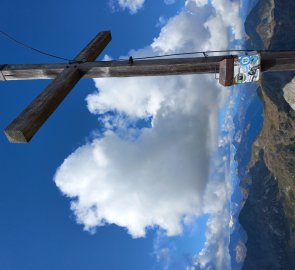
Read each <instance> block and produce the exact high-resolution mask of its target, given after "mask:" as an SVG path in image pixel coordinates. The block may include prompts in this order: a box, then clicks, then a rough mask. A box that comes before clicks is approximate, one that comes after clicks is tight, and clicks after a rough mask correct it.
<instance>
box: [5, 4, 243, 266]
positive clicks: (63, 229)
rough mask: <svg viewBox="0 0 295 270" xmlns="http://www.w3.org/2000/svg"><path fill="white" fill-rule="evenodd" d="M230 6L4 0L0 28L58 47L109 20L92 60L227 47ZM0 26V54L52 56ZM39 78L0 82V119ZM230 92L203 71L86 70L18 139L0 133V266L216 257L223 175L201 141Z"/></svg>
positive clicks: (221, 240)
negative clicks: (89, 75) (88, 75)
mask: <svg viewBox="0 0 295 270" xmlns="http://www.w3.org/2000/svg"><path fill="white" fill-rule="evenodd" d="M224 7H228V8H230V10H231V11H230V12H228V13H227V14H226V15H227V16H223V15H224V14H223V13H222V11H223V8H224ZM239 11H240V3H239V2H238V1H229V0H222V1H218V0H215V1H210V2H209V4H208V2H207V1H202V0H188V1H167V0H166V1H164V0H163V1H143V0H142V1H141V0H134V1H132V0H129V1H122V0H118V1H117V0H114V1H98V0H96V1H94V0H90V1H87V3H81V2H78V1H67V0H66V1H62V3H61V2H60V1H57V0H52V1H50V2H42V3H41V2H40V1H35V0H29V1H26V2H23V1H19V0H16V1H6V0H4V1H2V14H1V18H0V21H1V24H0V25H1V27H0V29H1V30H3V31H6V32H8V33H10V34H11V35H13V36H14V37H17V38H18V39H19V40H21V41H22V42H25V43H28V44H30V45H31V46H33V47H36V48H38V49H42V50H45V51H48V52H49V53H53V54H56V55H60V56H63V57H66V58H72V57H74V56H75V55H76V54H77V53H78V52H79V51H80V50H81V49H82V48H83V47H84V46H85V45H86V44H87V43H88V42H89V40H90V39H92V38H93V37H94V36H95V35H96V34H97V33H98V32H99V31H102V30H111V32H112V36H113V39H112V41H111V43H110V44H109V45H108V46H107V48H106V49H105V51H104V52H103V53H102V55H101V57H100V59H102V58H103V57H106V55H107V57H109V58H114V59H116V58H119V57H124V56H127V55H128V54H132V55H133V56H135V57H136V56H148V55H155V54H165V53H174V52H185V51H196V50H210V49H225V48H227V47H228V46H229V45H231V46H232V44H237V43H238V42H240V40H242V39H243V38H244V35H243V29H242V21H241V20H240V15H239ZM0 38H1V39H0V48H1V51H2V54H1V56H0V58H1V63H3V64H6V63H47V62H50V63H53V62H59V60H57V59H51V58H48V57H46V56H44V55H38V54H35V53H33V52H31V51H29V50H26V49H23V48H20V47H18V46H16V45H15V44H13V43H11V42H10V41H9V40H7V39H5V38H4V37H0ZM48 83H49V82H48V81H16V82H11V81H10V82H1V84H0V88H1V90H0V95H1V98H0V114H1V118H0V126H1V128H2V129H4V128H5V127H6V126H7V125H8V124H9V123H10V121H12V120H13V119H14V118H15V117H16V116H17V115H18V114H19V113H20V112H21V111H22V110H23V109H24V108H25V107H26V106H27V105H28V104H29V102H30V101H31V100H32V99H33V98H34V97H35V96H36V95H37V94H38V93H39V92H40V91H42V90H43V89H44V87H45V86H46V85H47V84H48ZM139 90H140V91H139ZM229 95H230V90H228V89H227V90H223V89H221V88H220V86H218V85H217V82H216V81H215V79H214V77H212V76H202V77H201V76H200V77H198V76H184V77H171V78H145V79H138V78H131V79H125V80H124V79H123V80H119V79H101V80H95V81H93V80H86V79H85V80H81V81H80V82H79V84H78V85H77V86H76V87H75V89H74V90H73V91H72V92H71V94H70V95H69V96H68V97H67V98H66V100H65V101H64V102H63V104H62V105H61V106H60V107H59V108H58V109H57V110H56V112H55V113H54V114H53V115H52V116H51V118H50V119H49V120H48V121H47V122H46V124H45V125H44V126H43V127H42V128H41V129H40V131H39V132H38V134H37V135H36V136H35V137H34V138H33V139H32V141H31V142H30V143H29V144H27V145H12V144H9V143H8V142H7V140H6V138H5V136H4V134H2V135H1V136H0V140H1V142H0V144H1V151H0V159H1V170H0V179H1V189H0V192H1V194H0V211H1V219H0V269H1V270H2V269H3V270H6V269H9V270H13V269H24V270H26V269H30V270H34V269H45V270H46V269H57V270H58V269H77V270H78V269H87V270H88V269H89V270H92V269H172V270H173V269H186V267H187V266H188V265H190V266H191V267H192V268H191V269H199V268H200V269H207V268H208V267H209V266H210V265H211V266H212V267H215V268H216V269H225V268H228V267H229V264H228V263H229V258H228V252H227V251H226V248H227V244H228V231H229V229H228V222H229V219H230V217H229V216H228V214H229V212H228V203H229V202H228V199H229V198H230V192H231V187H229V186H228V184H229V183H230V179H227V176H228V175H229V174H228V172H227V171H226V170H225V167H226V166H225V165H224V163H223V161H222V156H220V155H217V154H216V155H215V154H214V155H212V154H210V153H212V151H213V152H214V151H216V149H217V147H218V144H219V145H220V140H219V139H220V138H219V137H218V121H219V120H218V117H219V109H220V108H222V106H224V104H227V103H226V102H225V101H226V100H227V99H228V98H229ZM142 123H144V125H143V124H142ZM101 125H104V128H102V126H101ZM176 126H178V129H176V128H175V127H176ZM200 127H201V128H200ZM104 132H105V133H104ZM196 138H198V139H196ZM215 156H217V157H216V158H214V160H213V163H212V162H211V163H210V157H211V160H212V157H215ZM212 164H213V165H212ZM209 168H211V169H210V170H211V172H210V173H209V171H208V170H209ZM212 168H213V169H212ZM214 172H215V173H214ZM227 174H228V175H227ZM212 175H214V177H213V176H212ZM216 202H218V203H216ZM224 211H225V212H224ZM77 223H78V224H77ZM221 250H222V251H223V252H221ZM218 251H219V252H218ZM198 267H199V268H198Z"/></svg>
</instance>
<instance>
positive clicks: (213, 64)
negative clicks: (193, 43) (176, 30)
mask: <svg viewBox="0 0 295 270" xmlns="http://www.w3.org/2000/svg"><path fill="white" fill-rule="evenodd" d="M226 57H229V56H214V57H210V58H209V57H208V58H204V57H199V58H174V59H154V60H134V63H133V65H130V64H129V62H128V61H127V60H126V61H98V62H86V63H82V64H71V65H74V66H77V67H78V68H79V70H80V71H81V73H82V74H83V77H84V78H103V77H131V76H165V75H181V74H201V73H215V72H217V73H218V72H219V62H220V61H221V60H223V59H225V58H226ZM67 66H69V64H31V65H7V66H6V67H5V68H4V69H3V71H2V72H3V74H4V76H5V79H6V80H29V79H53V78H55V77H56V76H58V74H60V73H61V72H62V70H63V69H64V68H66V67H67Z"/></svg>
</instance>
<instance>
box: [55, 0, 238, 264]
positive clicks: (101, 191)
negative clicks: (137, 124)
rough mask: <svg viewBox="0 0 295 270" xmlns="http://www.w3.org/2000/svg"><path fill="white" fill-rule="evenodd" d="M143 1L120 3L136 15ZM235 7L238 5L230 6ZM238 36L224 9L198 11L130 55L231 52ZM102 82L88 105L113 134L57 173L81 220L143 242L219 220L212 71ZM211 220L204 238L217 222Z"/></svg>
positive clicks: (217, 94) (218, 91) (217, 93)
mask: <svg viewBox="0 0 295 270" xmlns="http://www.w3.org/2000/svg"><path fill="white" fill-rule="evenodd" d="M143 2H144V1H143V0H142V1H119V2H118V3H119V4H120V5H121V6H122V7H123V8H124V7H125V8H128V9H130V10H131V11H132V12H135V11H136V10H137V9H138V8H139V7H141V6H142V4H143ZM212 3H215V1H212ZM230 4H231V5H232V6H235V5H236V4H235V2H232V1H229V0H228V1H226V5H230ZM195 6H196V5H195ZM198 12H200V15H199V16H196V15H195V14H196V13H198ZM204 14H206V16H205V15H204ZM207 15H208V16H207ZM225 15H226V16H227V14H225ZM214 27H215V28H217V29H218V31H217V30H216V31H215V30H214ZM230 33H233V34H232V35H233V36H231V35H230ZM233 37H234V38H238V37H239V31H238V28H237V22H236V21H233V23H232V24H229V22H228V19H226V18H224V16H223V15H222V14H221V11H220V7H219V5H218V4H216V8H215V7H214V5H213V6H210V5H206V6H204V7H198V6H196V7H195V8H194V10H193V12H188V11H187V10H183V11H180V12H179V14H177V15H176V16H174V17H172V18H170V19H169V20H168V21H167V23H166V24H165V25H164V26H163V27H162V29H161V31H160V33H159V35H158V36H157V37H156V38H155V39H154V40H153V42H152V43H151V44H150V45H149V46H147V47H146V48H143V49H140V50H132V51H131V52H130V54H131V55H132V56H134V57H140V56H147V55H154V54H165V53H175V52H187V51H199V50H201V51H202V50H209V49H212V50H213V49H216V48H217V49H226V47H227V46H228V44H229V42H230V39H231V38H233ZM219 39H220V40H219ZM215 42H217V43H215ZM135 61H136V60H135ZM95 85H96V87H97V89H98V91H95V92H94V93H93V94H91V95H89V96H88V97H87V99H86V100H87V106H88V109H89V111H90V112H91V113H93V114H95V115H98V117H103V119H104V121H103V122H104V123H107V125H106V128H107V129H108V130H107V131H106V132H105V133H104V135H103V136H102V137H101V136H100V137H99V138H94V139H93V140H92V141H91V142H89V143H87V144H85V145H83V146H81V147H80V148H78V149H77V150H76V151H74V152H73V153H72V154H71V155H69V156H68V157H67V158H66V159H65V160H64V162H63V163H62V164H61V166H60V167H59V168H58V170H57V172H56V174H55V177H54V180H55V183H56V185H57V186H58V188H59V189H60V190H61V191H62V192H63V194H65V195H66V196H68V197H70V198H71V209H72V210H73V212H74V213H75V215H76V217H77V222H78V223H80V224H82V225H83V226H84V228H85V229H86V230H90V231H91V230H95V228H96V227H98V226H103V225H105V224H111V223H112V224H116V225H118V226H121V227H124V228H126V229H127V231H128V232H129V233H130V234H131V235H132V236H133V237H141V236H144V235H145V233H146V230H147V229H148V228H151V227H160V228H162V229H163V230H164V231H166V234H167V235H177V234H180V233H181V232H182V224H183V223H188V222H191V221H192V220H194V218H195V217H197V216H198V215H200V214H201V213H204V212H207V213H218V216H216V219H217V218H218V217H219V218H221V216H220V215H219V212H218V211H217V210H215V208H214V207H215V204H216V203H217V200H223V199H224V197H223V196H226V195H227V193H226V191H224V190H223V189H221V190H219V191H218V193H214V192H211V194H216V196H215V199H213V200H212V201H211V200H208V199H206V198H205V199H204V197H206V196H207V195H206V194H207V193H206V192H205V190H208V168H209V159H210V151H211V150H212V149H213V148H214V147H216V146H217V143H218V136H217V135H218V134H217V132H218V130H217V127H218V110H219V108H220V106H221V105H222V104H223V101H224V99H225V96H226V95H227V91H225V89H222V88H221V87H220V86H219V85H218V84H217V82H216V80H215V79H214V75H206V76H200V75H195V76H194V75H190V76H171V77H154V78H152V77H147V78H125V79H118V78H112V79H107V78H103V79H95ZM109 112H112V114H108V115H107V116H105V115H104V114H105V113H109ZM112 117H113V118H114V119H115V121H113V122H112V121H109V119H112ZM147 118H152V125H151V128H144V129H142V130H141V131H140V132H139V131H138V130H135V128H128V125H129V124H130V123H132V122H133V121H136V120H138V119H147ZM106 119H107V120H106ZM124 121H125V122H126V124H122V123H123V122H124ZM118 126H120V129H121V131H122V129H123V130H124V135H126V134H131V135H130V136H123V137H122V136H121V135H122V134H121V133H120V132H119V133H118V132H116V129H114V128H116V127H118ZM134 133H136V134H137V135H138V136H137V137H136V138H134V136H133V134H134ZM138 133H139V134H138ZM211 188H213V189H214V185H213V186H212V187H211ZM215 188H216V187H215ZM223 191H224V192H223ZM208 198H209V197H208ZM204 205H205V206H206V207H204ZM220 205H222V204H220ZM216 211H217V212H216ZM210 222H211V223H208V228H209V229H208V230H209V232H208V234H207V238H209V236H211V235H213V234H212V233H213V232H215V230H213V229H214V226H213V224H217V223H218V222H220V221H215V220H214V219H213V220H211V221H210ZM226 224H228V221H227V223H226ZM211 225H212V226H211ZM216 226H217V225H216ZM222 229H223V227H222V226H221V227H220V230H222ZM210 232H212V233H210ZM217 232H218V231H217ZM212 238H214V236H212ZM210 239H211V238H210ZM218 239H220V238H218V237H217V238H216V241H217V242H218ZM209 242H210V241H209V240H208V243H209ZM211 242H212V241H211ZM208 245H209V244H208ZM220 245H222V243H221V244H220ZM212 250H213V249H212ZM220 252H221V251H220ZM225 252H226V251H225ZM208 254H209V253H208ZM208 256H209V255H208ZM220 258H221V259H220V260H222V259H223V260H225V259H224V258H226V256H224V257H222V256H221V257H220ZM220 265H225V264H224V263H220Z"/></svg>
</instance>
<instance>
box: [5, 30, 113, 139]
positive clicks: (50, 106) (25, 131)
mask: <svg viewBox="0 0 295 270" xmlns="http://www.w3.org/2000/svg"><path fill="white" fill-rule="evenodd" d="M110 40H111V35H110V32H101V33H99V34H98V35H97V36H96V37H95V38H94V39H93V40H92V41H91V42H90V43H89V44H88V45H87V46H86V47H85V49H83V50H82V51H81V53H79V54H78V55H77V56H76V57H75V60H76V61H84V60H85V61H92V60H95V58H96V57H97V56H98V54H99V53H100V52H101V51H102V50H103V49H104V48H105V47H106V45H107V43H108V42H109V41H110ZM3 72H4V70H3ZM38 72H39V74H41V75H42V74H43V71H42V70H39V71H38ZM44 72H45V71H44ZM82 75H83V73H81V70H79V69H78V66H77V65H76V64H71V65H67V66H65V67H64V68H63V70H62V71H61V72H60V73H59V74H58V75H57V77H56V78H55V80H54V81H53V82H52V83H50V84H49V85H48V86H47V87H46V89H45V90H44V91H43V92H42V93H41V94H40V95H39V96H38V97H37V98H36V99H35V100H34V101H33V102H32V103H31V104H30V105H29V106H28V107H27V108H26V109H25V110H24V111H23V112H22V113H21V114H20V115H19V116H18V117H17V118H16V119H15V120H14V121H13V122H12V123H11V124H10V125H8V127H7V128H6V129H5V130H4V133H5V135H6V136H7V138H8V140H9V141H10V142H12V143H27V142H29V141H30V140H31V138H32V137H33V136H34V134H35V133H36V132H37V131H38V130H39V128H40V127H41V126H42V125H43V124H44V122H45V121H46V120H47V119H48V117H49V116H50V115H51V114H52V113H53V112H54V111H55V109H56V108H57V107H58V105H59V104H60V103H61V102H62V101H63V100H64V98H65V97H66V96H67V95H68V94H69V92H70V91H71V90H72V88H73V87H74V86H75V84H76V83H77V82H78V81H79V80H80V79H81V77H82Z"/></svg>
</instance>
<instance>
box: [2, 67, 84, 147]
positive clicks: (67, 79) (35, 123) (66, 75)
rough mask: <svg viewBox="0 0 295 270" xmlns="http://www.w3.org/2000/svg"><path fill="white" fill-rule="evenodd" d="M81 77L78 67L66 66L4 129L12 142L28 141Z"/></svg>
mask: <svg viewBox="0 0 295 270" xmlns="http://www.w3.org/2000/svg"><path fill="white" fill-rule="evenodd" d="M80 78H81V74H80V72H79V70H78V68H75V67H70V68H66V69H65V70H64V71H63V72H62V73H60V74H59V76H58V77H57V78H56V79H55V80H54V81H53V82H52V83H50V84H49V85H48V87H47V88H46V89H45V90H44V91H43V92H42V93H41V94H40V95H39V96H38V97H37V98H36V99H35V100H34V101H33V102H32V103H31V104H30V105H29V106H28V107H27V108H26V109H25V110H24V111H23V112H22V113H21V114H20V115H19V116H18V117H17V118H16V119H15V120H14V121H13V122H12V123H11V124H10V125H9V126H7V127H6V129H5V130H4V133H5V135H6V137H7V138H8V140H9V141H10V142H12V143H27V142H29V141H30V139H31V138H32V137H33V136H34V134H35V133H36V132H37V131H38V130H39V128H40V127H41V126H42V125H43V124H44V122H45V121H46V120H47V119H48V117H49V116H50V115H51V114H52V113H53V112H54V111H55V109H56V108H57V107H58V105H59V104H60V103H61V102H62V101H63V99H64V98H65V97H66V96H67V95H68V93H69V92H70V91H71V89H72V88H73V87H74V85H75V84H76V83H77V82H78V81H79V79H80Z"/></svg>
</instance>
